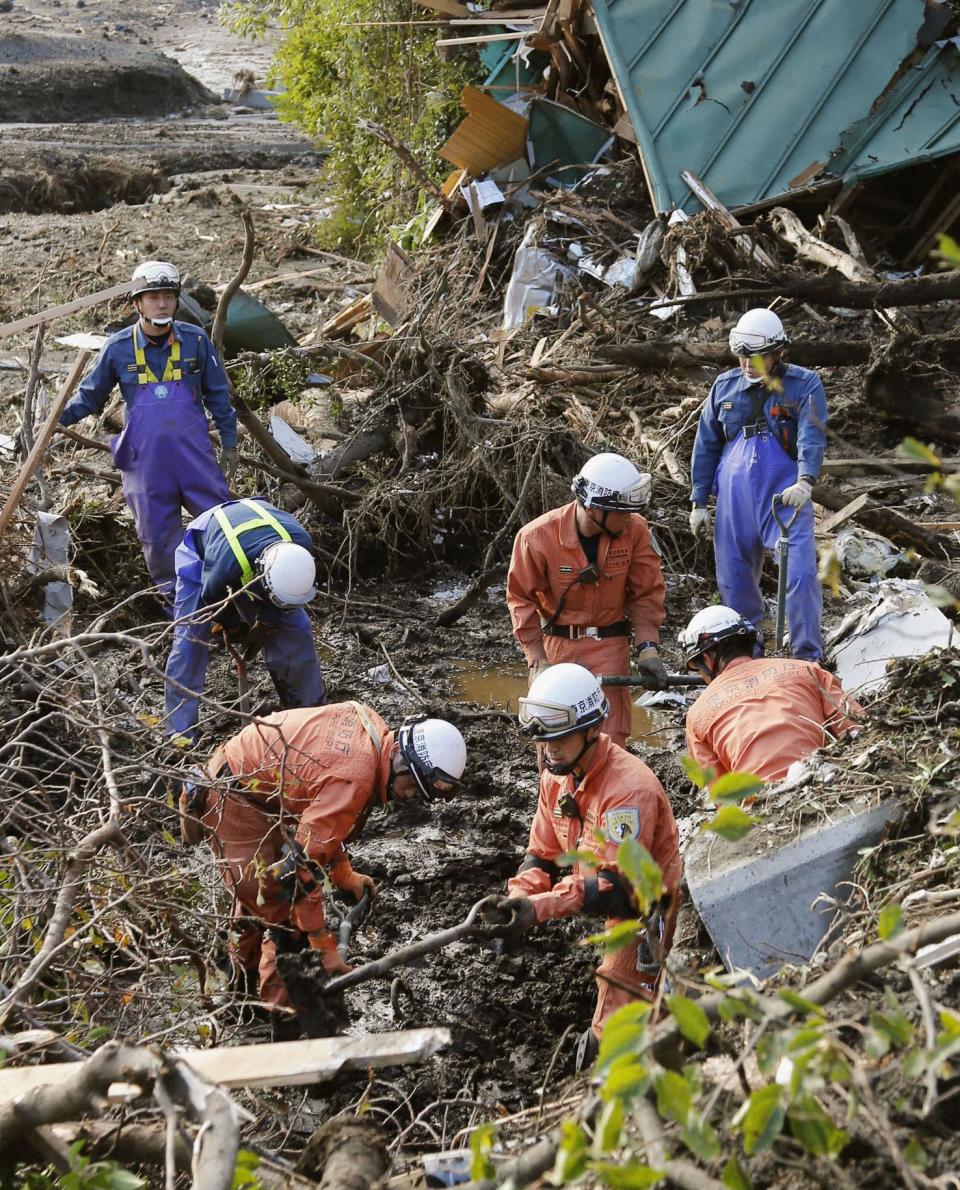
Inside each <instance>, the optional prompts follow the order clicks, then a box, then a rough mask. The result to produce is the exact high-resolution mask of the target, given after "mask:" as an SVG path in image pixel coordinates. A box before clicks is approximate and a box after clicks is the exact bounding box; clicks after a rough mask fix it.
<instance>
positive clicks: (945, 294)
mask: <svg viewBox="0 0 960 1190" xmlns="http://www.w3.org/2000/svg"><path fill="white" fill-rule="evenodd" d="M774 297H784V298H794V299H795V300H797V301H800V302H809V303H810V305H813V306H848V307H850V308H851V309H854V310H872V309H874V308H875V307H881V308H883V307H886V306H925V305H927V304H929V303H931V302H943V301H951V300H953V299H955V298H958V297H960V271H958V270H956V269H951V270H950V271H949V272H943V273H934V274H932V275H930V276H926V277H908V278H906V280H903V281H880V282H878V283H877V284H876V285H859V284H856V283H855V282H853V281H844V280H843V279H842V278H840V277H837V276H835V275H827V276H825V277H807V276H804V275H803V274H802V273H789V272H784V273H783V274H781V279H780V280H779V281H778V282H777V283H776V284H773V283H766V282H758V281H753V282H745V283H744V284H743V285H741V286H740V287H739V288H736V289H723V290H718V289H713V290H707V291H705V292H703V293H694V294H691V295H690V296H689V297H674V298H657V299H656V304H657V306H658V307H666V306H696V305H700V306H705V305H715V304H716V303H718V302H729V301H737V300H739V299H741V298H762V299H764V301H769V300H770V299H771V298H774Z"/></svg>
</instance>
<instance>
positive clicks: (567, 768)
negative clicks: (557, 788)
mask: <svg viewBox="0 0 960 1190" xmlns="http://www.w3.org/2000/svg"><path fill="white" fill-rule="evenodd" d="M595 743H596V740H591V739H590V738H589V737H588V736H585V737H584V740H583V747H582V748H581V749H580V751H579V752H578V753H577V754H576V756H575V757H574V758H573V760H571V761H569V762H568V763H567V764H551V763H550V761H549V760H547V759H546V758H544V761H543V764H544V768H546V769H547V771H548V772H551V773H553V775H554V776H555V777H566V776H569V774H570V773H572V772H573V770H574V769H575V768H576V767H577V765H578V764H579V763H580V761H581V760H582V759H583V757H584V754H585V753H586V751H587V749H588V748H590V747H591V746H592V745H593V744H595Z"/></svg>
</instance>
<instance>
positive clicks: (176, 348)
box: [133, 323, 182, 384]
mask: <svg viewBox="0 0 960 1190" xmlns="http://www.w3.org/2000/svg"><path fill="white" fill-rule="evenodd" d="M170 335H171V338H172V339H173V347H172V348H171V349H170V354H169V356H167V365H166V367H165V368H164V370H163V381H162V383H164V384H169V383H170V382H171V381H174V380H180V379H182V373H181V371H180V340H179V339H178V338H176V336H175V335H174V334H173V331H171V332H170ZM133 358H134V359H135V360H136V363H137V384H158V383H160V381H158V380H157V378H156V376H154V374H153V369H152V368H151V367H150V365H149V364H148V363H147V357H146V356H145V355H144V353H143V348H142V347H141V346H140V340H139V338H138V337H137V326H136V323H134V327H133Z"/></svg>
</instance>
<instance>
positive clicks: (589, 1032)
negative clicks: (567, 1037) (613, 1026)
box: [573, 1028, 600, 1074]
mask: <svg viewBox="0 0 960 1190" xmlns="http://www.w3.org/2000/svg"><path fill="white" fill-rule="evenodd" d="M599 1050H600V1042H599V1041H598V1040H597V1035H596V1033H594V1031H593V1029H592V1028H590V1029H584V1031H583V1032H582V1033H581V1034H580V1036H579V1037H578V1038H577V1052H576V1056H575V1057H574V1060H573V1069H574V1070H575V1071H576V1073H577V1074H582V1073H583V1071H585V1070H589V1069H590V1068H591V1067H592V1066H593V1064H594V1062H595V1061H596V1060H597V1053H598V1052H599Z"/></svg>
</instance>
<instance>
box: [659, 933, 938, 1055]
mask: <svg viewBox="0 0 960 1190" xmlns="http://www.w3.org/2000/svg"><path fill="white" fill-rule="evenodd" d="M957 933H960V913H951V914H949V915H948V916H946V917H936V918H933V919H932V920H931V921H927V922H924V923H923V925H920V926H916V927H915V928H914V929H912V930H905V931H904V932H903V933H902V934H898V935H897V937H895V938H889V939H887V940H886V941H885V942H877V943H874V945H872V946H868V947H866V948H865V949H864V950H861V951H857V952H856V953H854V954H851V955H847V956H845V957H844V958H842V959H841V960H840V962H839V963H837V964H836V966H834V967H832V968H831V969H830V970H829V971H827V972H826V973H825V974H824V975H822V976H821V977H820V978H819V979H816V980H814V981H813V983H810V984H807V986H806V987H801V988H797V989H794V990H795V991H797V992H798V994H799V995H800V996H802V997H803V999H804V1000H808V1001H810V1003H812V1004H820V1005H822V1004H827V1003H829V1002H830V1001H831V1000H833V999H835V998H836V997H837V996H839V995H840V993H841V992H843V991H846V989H847V988H849V987H852V986H853V985H854V984H855V983H857V982H859V981H860V980H861V979H864V978H866V976H868V975H872V974H873V972H874V971H879V970H881V969H882V968H883V967H888V966H890V964H891V963H894V962H896V961H897V959H899V958H901V957H902V956H904V955H912V954H916V952H917V951H918V950H919V949H920V948H921V947H923V946H928V945H930V944H931V943H933V942H941V941H942V940H943V939H944V938H949V937H950V936H951V935H952V934H957ZM731 996H732V997H734V998H737V997H742V998H744V999H745V1000H746V1001H747V1003H749V1004H751V1005H752V1006H754V1007H756V1008H759V1009H760V1011H761V1012H762V1013H763V1014H764V1016H765V1017H767V1018H768V1019H770V1020H782V1019H785V1018H787V1017H789V1016H790V1015H791V1014H792V1013H793V1012H795V1011H796V1009H794V1008H793V1007H791V1006H790V1005H789V1004H787V1002H786V1001H785V1000H778V999H774V998H773V997H772V996H765V995H759V994H757V993H756V992H752V991H750V990H744V991H738V990H735V989H731V990H730V991H726V992H714V993H712V994H711V995H708V996H702V997H701V998H700V999H699V1000H698V1001H697V1003H698V1004H699V1006H700V1007H701V1008H702V1009H703V1011H704V1012H705V1013H706V1015H707V1019H708V1020H711V1021H715V1020H716V1019H717V1018H718V1016H719V1014H720V1012H719V1010H720V1005H721V1004H722V1003H723V1002H724V1000H726V999H727V998H728V997H731ZM683 1047H684V1042H683V1038H682V1036H681V1034H680V1030H679V1028H678V1027H677V1023H676V1021H675V1020H674V1019H673V1018H672V1017H668V1018H667V1019H666V1020H664V1021H661V1022H660V1023H659V1024H658V1025H657V1026H656V1027H655V1028H654V1031H653V1045H652V1051H653V1056H654V1057H655V1058H656V1059H657V1061H658V1062H659V1063H660V1064H661V1065H662V1066H667V1067H669V1068H671V1069H679V1068H680V1066H681V1065H682V1062H683Z"/></svg>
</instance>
